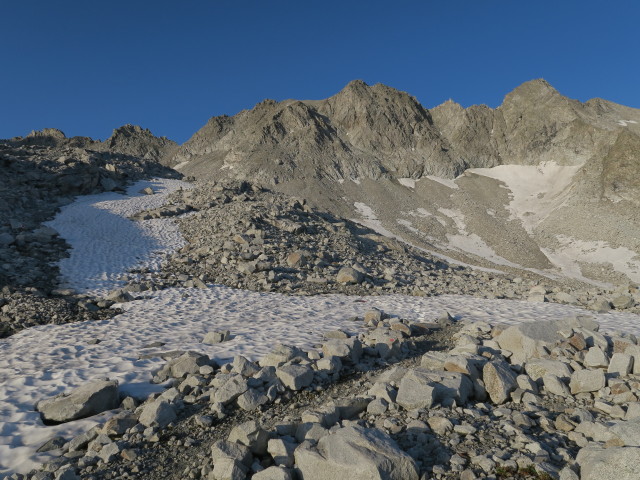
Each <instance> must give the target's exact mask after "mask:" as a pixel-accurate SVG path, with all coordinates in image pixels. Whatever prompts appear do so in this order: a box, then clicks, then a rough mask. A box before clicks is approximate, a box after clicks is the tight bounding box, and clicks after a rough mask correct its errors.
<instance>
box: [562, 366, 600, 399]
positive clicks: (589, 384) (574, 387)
mask: <svg viewBox="0 0 640 480" xmlns="http://www.w3.org/2000/svg"><path fill="white" fill-rule="evenodd" d="M604 386H605V376H604V371H603V370H578V371H575V372H573V374H572V375H571V381H570V382H569V388H571V393H572V394H573V395H575V394H576V393H585V392H597V391H598V390H600V389H601V388H604Z"/></svg>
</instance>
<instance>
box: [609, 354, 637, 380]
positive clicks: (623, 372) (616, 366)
mask: <svg viewBox="0 0 640 480" xmlns="http://www.w3.org/2000/svg"><path fill="white" fill-rule="evenodd" d="M633 362H634V358H633V357H632V356H631V355H627V354H626V353H614V354H613V356H612V357H611V360H610V362H609V368H608V369H607V372H608V373H617V374H618V375H620V376H621V377H626V376H627V375H629V374H630V373H631V371H632V370H633Z"/></svg>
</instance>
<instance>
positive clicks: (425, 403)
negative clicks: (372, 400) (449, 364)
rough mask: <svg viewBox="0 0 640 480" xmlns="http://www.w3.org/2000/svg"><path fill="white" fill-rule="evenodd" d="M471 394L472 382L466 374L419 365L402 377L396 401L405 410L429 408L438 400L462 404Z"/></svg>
mask: <svg viewBox="0 0 640 480" xmlns="http://www.w3.org/2000/svg"><path fill="white" fill-rule="evenodd" d="M472 394H473V383H472V382H471V380H470V379H469V377H467V376H466V375H464V374H462V373H456V372H444V371H433V370H428V369H425V368H421V367H420V368H415V369H413V370H409V371H408V372H407V373H406V374H405V375H404V377H402V380H401V382H400V387H399V388H398V395H397V397H396V402H397V403H398V404H400V405H401V406H402V407H404V408H406V409H407V410H413V409H416V408H431V407H432V406H433V405H434V404H436V403H438V402H445V403H446V402H451V401H455V402H456V403H457V404H458V405H464V404H465V403H466V402H467V400H468V399H469V397H471V395H472Z"/></svg>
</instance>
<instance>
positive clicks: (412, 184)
mask: <svg viewBox="0 0 640 480" xmlns="http://www.w3.org/2000/svg"><path fill="white" fill-rule="evenodd" d="M398 182H399V183H400V185H404V186H405V187H407V188H416V181H415V180H414V179H413V178H399V179H398Z"/></svg>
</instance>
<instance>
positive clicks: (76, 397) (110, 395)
mask: <svg viewBox="0 0 640 480" xmlns="http://www.w3.org/2000/svg"><path fill="white" fill-rule="evenodd" d="M119 400H120V398H119V394H118V382H117V381H115V380H98V381H95V382H91V383H87V384H86V385H82V386H81V387H78V388H76V389H74V390H72V391H71V392H69V393H62V394H60V395H56V396H55V397H52V398H48V399H45V400H41V401H40V402H38V403H37V404H36V410H37V411H38V412H40V413H41V414H42V418H43V420H44V421H45V422H57V423H64V422H70V421H72V420H77V419H79V418H86V417H90V416H92V415H97V414H98V413H102V412H105V411H107V410H112V409H114V408H117V407H118V403H119Z"/></svg>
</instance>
